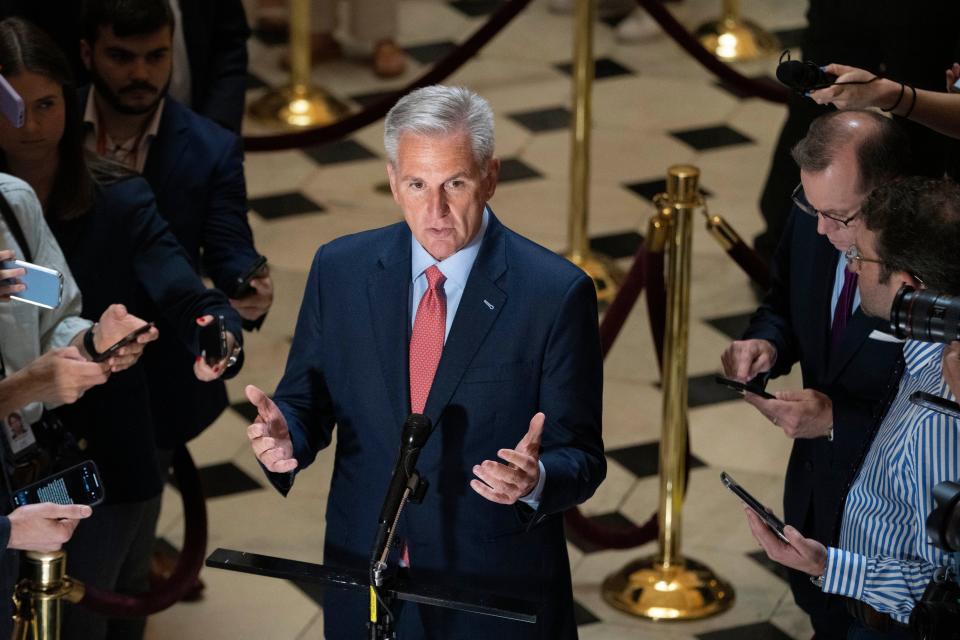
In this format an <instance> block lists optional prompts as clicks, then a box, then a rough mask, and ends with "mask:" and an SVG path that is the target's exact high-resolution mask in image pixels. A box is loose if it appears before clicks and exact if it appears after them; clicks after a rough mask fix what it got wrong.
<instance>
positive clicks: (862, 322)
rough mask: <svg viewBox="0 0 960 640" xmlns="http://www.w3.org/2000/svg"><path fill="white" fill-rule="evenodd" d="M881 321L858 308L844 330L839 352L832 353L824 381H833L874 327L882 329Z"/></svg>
mask: <svg viewBox="0 0 960 640" xmlns="http://www.w3.org/2000/svg"><path fill="white" fill-rule="evenodd" d="M882 328H883V327H882V326H881V323H880V322H879V321H878V320H877V318H871V317H870V316H868V315H867V314H865V313H864V312H863V309H860V308H858V309H857V310H856V312H855V313H854V314H853V315H852V316H850V321H849V322H848V323H847V328H846V329H845V330H844V332H843V337H842V338H841V339H840V344H839V345H838V346H837V352H836V353H831V354H830V362H829V368H828V369H827V376H826V378H825V379H824V381H825V382H826V383H827V384H829V383H831V382H833V381H834V380H835V379H836V378H837V376H838V375H840V372H841V371H843V368H844V367H845V366H846V365H847V363H848V362H850V359H851V358H852V357H853V356H854V355H855V354H856V353H857V351H859V350H860V347H861V345H863V343H864V342H865V341H866V339H867V337H868V336H869V335H870V332H872V331H873V330H874V329H882Z"/></svg>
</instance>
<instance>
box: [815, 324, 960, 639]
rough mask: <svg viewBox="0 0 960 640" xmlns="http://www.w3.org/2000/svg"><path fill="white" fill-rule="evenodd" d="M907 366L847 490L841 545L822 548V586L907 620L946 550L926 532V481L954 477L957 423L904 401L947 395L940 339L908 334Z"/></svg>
mask: <svg viewBox="0 0 960 640" xmlns="http://www.w3.org/2000/svg"><path fill="white" fill-rule="evenodd" d="M903 356H904V361H905V363H906V369H905V370H904V373H903V376H902V377H901V378H900V387H899V389H898V390H897V395H896V397H895V398H894V401H893V403H892V404H891V405H890V409H889V410H888V411H887V415H886V416H885V417H884V418H883V422H882V423H881V424H880V428H879V430H878V431H877V435H876V438H875V439H874V441H873V444H871V446H870V451H869V452H868V453H867V456H866V458H865V460H864V462H863V466H862V467H861V468H860V471H859V473H858V474H857V477H856V480H855V481H854V483H853V485H852V486H851V488H850V493H849V495H848V496H847V501H846V505H845V506H844V511H843V524H842V525H841V528H840V548H839V549H837V548H833V547H830V548H829V549H828V550H827V568H826V572H825V573H824V576H823V590H824V591H826V592H827V593H836V594H839V595H843V596H847V597H850V598H856V599H858V600H862V601H863V602H865V603H866V604H868V605H870V606H871V607H873V608H874V609H876V610H877V611H880V612H882V613H886V614H889V615H890V616H891V617H893V618H894V619H895V620H897V621H899V622H903V623H906V622H907V620H908V619H909V617H910V612H911V611H912V610H913V607H914V605H915V604H916V602H917V601H918V600H919V599H920V597H921V596H922V595H923V592H924V589H926V587H927V583H928V582H930V578H931V577H933V574H934V571H935V570H936V568H937V567H939V566H942V565H945V564H947V556H946V554H944V552H943V551H941V550H940V549H937V548H936V547H935V546H933V544H932V542H931V541H930V540H929V539H928V537H927V534H926V531H925V523H926V520H927V516H928V515H929V514H930V512H931V511H932V510H933V507H934V502H933V487H934V485H936V484H938V483H940V482H943V481H945V480H956V479H957V478H960V449H958V434H960V424H958V421H957V420H956V419H955V418H950V417H948V416H945V415H943V414H942V413H937V412H934V411H930V410H929V409H923V408H921V407H918V406H916V405H914V404H911V403H910V400H909V397H910V394H912V393H913V392H914V391H926V392H927V393H932V394H935V395H938V396H945V397H949V398H953V395H952V394H951V393H950V390H949V389H948V388H947V386H946V384H945V382H944V380H943V370H942V365H941V360H942V357H943V345H939V344H931V343H926V342H918V341H915V340H908V341H907V342H906V343H905V344H904V347H903Z"/></svg>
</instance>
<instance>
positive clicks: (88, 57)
mask: <svg viewBox="0 0 960 640" xmlns="http://www.w3.org/2000/svg"><path fill="white" fill-rule="evenodd" d="M80 59H81V60H83V66H85V67H86V68H87V71H89V70H90V67H91V65H92V64H93V47H92V46H90V43H89V42H87V40H86V38H84V39H83V40H81V41H80Z"/></svg>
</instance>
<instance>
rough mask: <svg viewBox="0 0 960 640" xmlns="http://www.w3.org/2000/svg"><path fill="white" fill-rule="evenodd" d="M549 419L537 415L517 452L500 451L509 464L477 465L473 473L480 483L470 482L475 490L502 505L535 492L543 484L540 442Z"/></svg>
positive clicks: (498, 454) (502, 457) (531, 421)
mask: <svg viewBox="0 0 960 640" xmlns="http://www.w3.org/2000/svg"><path fill="white" fill-rule="evenodd" d="M545 420H546V416H544V415H543V414H542V413H538V414H537V415H535V416H533V419H532V420H530V428H529V429H528V430H527V433H526V435H524V436H523V439H521V440H520V442H519V443H518V444H517V447H516V448H515V449H500V450H499V451H497V456H498V457H499V458H500V459H502V460H506V461H507V464H502V463H500V462H496V461H494V460H485V461H484V462H483V463H481V464H478V465H474V467H473V473H474V475H475V476H477V477H478V478H480V480H471V481H470V486H471V487H472V488H473V490H474V491H476V492H477V493H479V494H480V495H481V496H483V497H484V498H486V499H487V500H490V501H491V502H497V503H499V504H514V503H516V502H517V500H519V499H520V498H522V497H524V496H525V495H527V494H529V493H530V492H531V491H533V490H534V488H535V487H536V486H537V483H538V482H539V481H540V439H541V437H542V436H543V423H544V421H545Z"/></svg>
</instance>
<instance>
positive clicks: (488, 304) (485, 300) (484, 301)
mask: <svg viewBox="0 0 960 640" xmlns="http://www.w3.org/2000/svg"><path fill="white" fill-rule="evenodd" d="M483 304H485V305H487V308H488V309H490V310H491V311H493V309H494V306H493V305H492V304H490V301H488V300H487V299H484V300H483Z"/></svg>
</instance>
